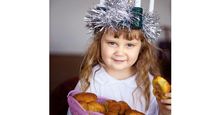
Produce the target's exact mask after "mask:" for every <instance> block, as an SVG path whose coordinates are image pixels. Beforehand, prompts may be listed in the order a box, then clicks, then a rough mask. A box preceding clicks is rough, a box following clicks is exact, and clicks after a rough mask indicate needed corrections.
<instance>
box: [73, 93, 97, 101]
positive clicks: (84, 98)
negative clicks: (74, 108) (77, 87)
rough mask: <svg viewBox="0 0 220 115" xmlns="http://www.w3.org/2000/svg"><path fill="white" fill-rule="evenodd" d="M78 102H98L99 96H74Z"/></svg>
mask: <svg viewBox="0 0 220 115" xmlns="http://www.w3.org/2000/svg"><path fill="white" fill-rule="evenodd" d="M73 97H74V98H75V99H76V100H77V101H84V102H86V103H89V102H92V101H96V100H97V96H96V95H95V94H94V93H88V92H82V93H78V94H76V95H74V96H73Z"/></svg>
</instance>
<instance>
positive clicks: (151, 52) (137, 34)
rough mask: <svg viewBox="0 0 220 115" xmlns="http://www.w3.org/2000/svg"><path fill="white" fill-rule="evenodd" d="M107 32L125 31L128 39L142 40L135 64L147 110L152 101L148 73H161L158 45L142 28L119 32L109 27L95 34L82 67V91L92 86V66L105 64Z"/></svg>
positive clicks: (123, 30)
mask: <svg viewBox="0 0 220 115" xmlns="http://www.w3.org/2000/svg"><path fill="white" fill-rule="evenodd" d="M105 32H112V33H113V34H114V36H116V37H115V38H117V36H119V35H121V34H122V33H125V35H126V36H125V38H126V39H127V40H132V39H140V40H141V43H142V44H141V49H140V53H139V56H138V59H137V61H136V62H135V64H134V65H133V66H134V67H135V68H136V73H137V77H136V83H137V88H136V89H140V90H141V91H142V92H143V95H144V97H145V100H146V104H147V105H146V108H145V109H146V110H147V109H148V107H149V102H150V80H149V74H148V73H150V74H152V75H153V76H157V75H160V70H159V67H158V64H157V55H156V47H155V46H153V45H152V44H150V43H148V42H147V40H146V39H145V37H144V34H143V33H142V32H141V30H131V31H129V30H128V29H119V30H118V31H117V32H113V31H109V29H105V30H103V31H101V32H97V33H96V34H95V36H94V40H93V41H92V43H91V45H90V47H89V48H88V50H87V52H86V54H85V57H84V60H83V62H82V65H81V68H80V81H81V88H82V91H86V90H87V89H88V87H89V86H90V76H91V73H92V68H93V67H94V66H95V65H97V64H103V60H102V57H101V38H102V35H103V34H104V33H105ZM133 93H134V92H133Z"/></svg>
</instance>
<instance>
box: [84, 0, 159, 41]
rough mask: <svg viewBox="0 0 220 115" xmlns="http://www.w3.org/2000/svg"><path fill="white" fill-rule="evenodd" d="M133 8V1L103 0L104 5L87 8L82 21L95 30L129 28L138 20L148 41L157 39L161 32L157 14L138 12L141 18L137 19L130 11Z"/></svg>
mask: <svg viewBox="0 0 220 115" xmlns="http://www.w3.org/2000/svg"><path fill="white" fill-rule="evenodd" d="M133 8H134V1H133V2H129V3H128V1H127V0H105V3H104V6H102V7H100V6H98V5H97V6H95V7H94V8H92V9H91V10H89V11H88V13H87V15H86V16H85V19H84V21H85V22H86V23H87V24H86V27H88V28H89V29H90V30H92V31H96V32H97V31H102V30H103V29H104V28H112V29H113V30H116V31H117V29H118V28H127V29H129V30H131V29H132V24H133V23H135V21H137V20H139V21H141V23H142V24H141V25H142V26H141V28H140V29H141V30H142V31H143V33H144V35H145V38H146V39H147V40H148V41H150V42H153V41H155V40H157V39H158V38H159V36H160V32H161V29H160V24H159V18H158V15H156V14H154V13H149V12H144V13H143V14H140V18H141V19H138V18H137V17H136V16H135V15H134V12H133V11H132V9H133Z"/></svg>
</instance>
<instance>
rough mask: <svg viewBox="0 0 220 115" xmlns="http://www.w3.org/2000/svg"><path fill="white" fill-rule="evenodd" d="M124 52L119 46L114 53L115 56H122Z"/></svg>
mask: <svg viewBox="0 0 220 115" xmlns="http://www.w3.org/2000/svg"><path fill="white" fill-rule="evenodd" d="M124 52H125V48H124V47H123V46H119V47H117V49H116V51H115V55H117V56H120V55H123V54H124Z"/></svg>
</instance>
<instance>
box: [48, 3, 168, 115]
mask: <svg viewBox="0 0 220 115" xmlns="http://www.w3.org/2000/svg"><path fill="white" fill-rule="evenodd" d="M98 3H99V0H50V115H65V114H66V112H67V108H68V104H67V101H66V96H67V93H68V92H69V91H70V90H72V89H73V88H74V87H75V84H76V83H77V80H78V72H79V67H80V64H81V61H82V59H83V55H84V52H85V51H86V49H87V47H88V44H89V43H90V40H91V34H90V33H89V31H88V30H87V28H86V27H85V23H84V22H83V18H84V16H85V14H86V12H87V11H88V10H89V9H90V8H92V7H94V5H96V4H98ZM148 4H149V0H142V1H141V6H142V8H143V9H144V11H148ZM154 11H155V12H156V13H158V14H159V16H160V23H161V28H162V30H163V31H162V33H161V36H160V39H159V40H158V41H157V45H158V47H160V48H161V49H162V50H161V51H160V52H158V56H159V58H160V62H159V63H160V66H161V70H162V71H161V72H162V74H163V76H164V77H165V78H166V79H167V80H168V81H169V82H170V83H171V74H170V73H171V61H170V60H171V0H155V6H154Z"/></svg>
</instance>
